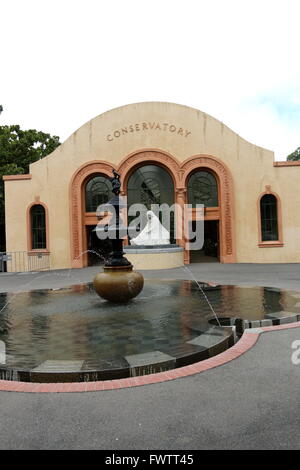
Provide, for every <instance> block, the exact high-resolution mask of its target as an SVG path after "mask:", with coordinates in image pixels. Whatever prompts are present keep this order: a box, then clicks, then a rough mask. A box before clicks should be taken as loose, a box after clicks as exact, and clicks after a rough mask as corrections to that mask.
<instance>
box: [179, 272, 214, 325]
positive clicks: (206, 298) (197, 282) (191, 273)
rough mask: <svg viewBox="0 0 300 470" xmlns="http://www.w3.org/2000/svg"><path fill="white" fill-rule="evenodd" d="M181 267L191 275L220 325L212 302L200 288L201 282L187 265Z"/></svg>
mask: <svg viewBox="0 0 300 470" xmlns="http://www.w3.org/2000/svg"><path fill="white" fill-rule="evenodd" d="M183 269H184V270H185V271H187V272H188V273H189V274H190V276H191V277H192V279H193V281H195V283H196V284H197V286H198V288H199V290H200V291H201V292H202V294H203V297H204V299H205V300H206V302H207V304H208V306H209V308H210V309H211V311H212V313H213V315H214V317H215V319H216V321H217V323H218V325H219V326H222V325H221V323H220V321H219V318H218V316H217V314H216V312H215V310H214V308H213V306H212V304H211V303H210V301H209V300H208V297H207V295H206V294H205V292H204V290H203V289H202V287H201V284H200V283H199V281H197V279H196V278H195V276H194V273H193V272H192V271H191V270H190V269H189V268H188V267H187V266H183Z"/></svg>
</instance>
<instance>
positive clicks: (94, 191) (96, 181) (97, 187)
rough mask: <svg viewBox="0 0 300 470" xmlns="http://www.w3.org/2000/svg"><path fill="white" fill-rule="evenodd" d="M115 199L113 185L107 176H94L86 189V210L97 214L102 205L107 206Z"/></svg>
mask: <svg viewBox="0 0 300 470" xmlns="http://www.w3.org/2000/svg"><path fill="white" fill-rule="evenodd" d="M112 197H113V193H112V185H111V182H110V180H109V179H108V178H107V177H106V176H100V175H98V176H93V177H92V178H91V179H90V180H89V181H88V182H87V184H86V187H85V210H86V212H96V211H97V207H98V206H100V204H105V203H106V202H108V201H109V200H110V199H111V198H112Z"/></svg>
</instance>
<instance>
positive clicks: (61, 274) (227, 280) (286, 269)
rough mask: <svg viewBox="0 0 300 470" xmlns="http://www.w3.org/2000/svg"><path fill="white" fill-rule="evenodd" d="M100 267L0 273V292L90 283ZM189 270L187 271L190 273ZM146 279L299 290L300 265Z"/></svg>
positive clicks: (216, 266) (208, 267) (223, 268)
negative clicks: (194, 279) (193, 278)
mask: <svg viewBox="0 0 300 470" xmlns="http://www.w3.org/2000/svg"><path fill="white" fill-rule="evenodd" d="M100 269H101V267H97V266H93V267H89V268H83V269H62V270H53V271H47V272H37V273H16V274H15V273H11V274H5V273H0V292H16V291H21V290H25V291H26V290H30V289H47V288H49V289H55V288H59V287H66V286H70V285H72V284H80V283H83V282H91V281H92V279H93V277H94V276H95V274H96V273H97V272H99V270H100ZM189 270H190V271H189ZM141 272H142V273H143V275H144V277H145V279H192V275H193V276H195V277H196V279H197V280H200V281H209V282H215V283H219V284H239V285H256V286H270V287H280V288H286V289H292V290H294V289H295V290H298V289H299V290H300V264H299V263H294V264H292V263H291V264H250V263H249V264H220V263H194V264H190V265H189V266H187V267H183V268H176V269H162V270H160V271H151V270H149V271H141Z"/></svg>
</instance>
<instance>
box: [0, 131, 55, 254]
mask: <svg viewBox="0 0 300 470" xmlns="http://www.w3.org/2000/svg"><path fill="white" fill-rule="evenodd" d="M59 145H60V142H59V137H57V136H51V135H50V134H45V133H44V132H41V131H37V130H35V129H29V130H26V131H23V130H22V129H20V126H18V125H13V126H0V251H3V250H4V249H5V228H4V182H3V180H2V176H4V175H17V174H23V173H28V172H29V165H30V164H31V163H33V162H35V161H37V160H40V159H41V158H43V157H45V156H46V155H48V154H49V153H51V152H53V150H55V149H56V147H58V146H59Z"/></svg>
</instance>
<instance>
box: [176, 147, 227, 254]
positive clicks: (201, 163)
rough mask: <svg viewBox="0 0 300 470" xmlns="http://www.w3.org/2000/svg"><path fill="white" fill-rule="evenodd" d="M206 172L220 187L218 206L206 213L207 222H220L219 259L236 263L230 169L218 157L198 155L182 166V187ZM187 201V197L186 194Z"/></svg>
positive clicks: (207, 210) (187, 252) (208, 209)
mask: <svg viewBox="0 0 300 470" xmlns="http://www.w3.org/2000/svg"><path fill="white" fill-rule="evenodd" d="M199 170H202V171H206V172H208V173H211V174H213V175H214V176H215V177H216V181H217V186H218V206H217V207H213V206H212V207H208V208H206V211H205V217H204V218H205V219H206V220H217V221H218V226H219V227H218V232H219V259H220V261H221V263H235V261H236V251H235V250H236V249H235V234H234V197H233V182H232V177H231V174H230V171H229V169H228V168H227V166H226V165H225V164H224V163H223V162H221V161H220V160H219V159H217V158H216V157H213V156H211V155H196V156H193V157H191V158H188V159H187V160H185V161H184V162H183V163H182V165H181V171H182V186H183V188H185V189H186V188H187V187H188V181H189V178H190V177H191V175H193V173H194V172H196V171H199ZM185 200H186V202H187V195H186V192H185ZM185 262H186V263H189V262H190V253H189V251H188V250H186V252H185Z"/></svg>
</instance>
